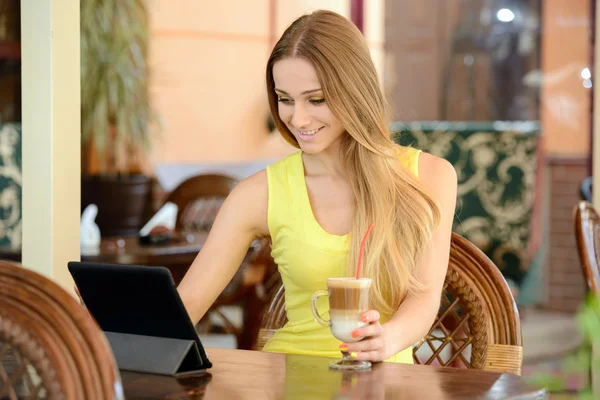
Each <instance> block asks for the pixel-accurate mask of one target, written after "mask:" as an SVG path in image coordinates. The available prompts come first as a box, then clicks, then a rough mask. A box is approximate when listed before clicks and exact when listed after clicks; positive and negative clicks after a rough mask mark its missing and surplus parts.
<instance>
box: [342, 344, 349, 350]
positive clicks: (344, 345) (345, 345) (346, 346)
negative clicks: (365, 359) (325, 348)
mask: <svg viewBox="0 0 600 400" xmlns="http://www.w3.org/2000/svg"><path fill="white" fill-rule="evenodd" d="M347 348H348V345H347V344H346V343H342V344H340V349H347Z"/></svg>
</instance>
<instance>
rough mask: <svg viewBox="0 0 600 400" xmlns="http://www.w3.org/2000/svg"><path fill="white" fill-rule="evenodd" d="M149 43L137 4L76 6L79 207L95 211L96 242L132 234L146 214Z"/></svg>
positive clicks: (128, 0) (99, 0) (95, 1)
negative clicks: (93, 207)
mask: <svg viewBox="0 0 600 400" xmlns="http://www.w3.org/2000/svg"><path fill="white" fill-rule="evenodd" d="M148 38H149V18H148V12H147V9H146V3H145V1H144V0H81V130H82V141H81V142H82V199H81V200H82V201H81V203H82V209H84V208H85V207H86V206H87V205H88V204H90V203H95V204H96V205H97V206H98V210H99V211H98V216H97V219H96V223H97V224H98V226H99V227H100V231H101V233H102V236H113V235H124V234H125V235H126V234H135V233H136V232H137V231H138V230H139V229H140V227H141V226H142V224H143V223H144V222H145V220H146V218H147V217H148V215H149V213H150V204H151V202H150V199H151V187H152V185H151V182H152V179H151V177H150V176H149V175H148V174H145V173H144V168H145V167H146V166H147V157H148V155H149V151H150V145H151V141H152V140H151V139H152V130H153V127H154V126H155V124H154V120H153V110H152V107H151V102H150V93H149V79H150V74H149V67H148Z"/></svg>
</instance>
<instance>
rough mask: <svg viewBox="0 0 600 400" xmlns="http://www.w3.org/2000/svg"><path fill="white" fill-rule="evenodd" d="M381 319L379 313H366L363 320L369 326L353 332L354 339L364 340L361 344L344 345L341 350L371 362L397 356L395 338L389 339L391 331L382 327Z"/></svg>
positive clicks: (362, 317)
mask: <svg viewBox="0 0 600 400" xmlns="http://www.w3.org/2000/svg"><path fill="white" fill-rule="evenodd" d="M380 318H381V317H380V315H379V312H377V311H375V310H370V311H367V312H365V313H364V314H363V315H362V316H361V320H362V321H363V322H368V325H366V326H363V327H362V328H358V329H355V330H354V331H352V336H353V337H361V336H363V337H364V339H362V340H361V341H360V342H355V343H344V344H342V345H341V346H340V350H346V351H349V352H350V353H355V354H353V356H356V357H355V358H356V359H357V360H369V361H383V360H386V359H388V358H390V357H391V356H393V355H394V354H396V351H395V349H394V346H393V338H390V337H388V336H389V331H386V329H385V326H383V325H381V323H380V321H379V320H380ZM386 333H387V334H386Z"/></svg>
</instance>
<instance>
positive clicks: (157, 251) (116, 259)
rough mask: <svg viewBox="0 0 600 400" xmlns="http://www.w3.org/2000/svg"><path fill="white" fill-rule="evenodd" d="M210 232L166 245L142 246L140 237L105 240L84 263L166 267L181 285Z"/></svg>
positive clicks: (188, 235) (181, 235)
mask: <svg viewBox="0 0 600 400" xmlns="http://www.w3.org/2000/svg"><path fill="white" fill-rule="evenodd" d="M207 237H208V232H207V231H206V232H203V231H200V232H193V233H179V234H177V235H176V237H175V239H173V241H171V242H169V243H167V244H164V245H153V246H142V245H140V244H139V242H138V239H137V237H134V236H130V237H114V238H103V239H102V242H101V243H100V252H99V254H97V255H85V254H82V255H81V260H82V261H89V262H102V263H108V264H136V265H151V266H164V267H167V268H168V269H169V271H171V274H172V275H173V279H174V280H175V283H179V282H180V281H181V279H183V276H184V275H185V273H186V272H187V270H188V268H189V267H190V265H191V264H192V262H193V261H194V259H195V258H196V255H198V252H199V251H200V249H201V248H202V246H203V245H204V242H206V238H207Z"/></svg>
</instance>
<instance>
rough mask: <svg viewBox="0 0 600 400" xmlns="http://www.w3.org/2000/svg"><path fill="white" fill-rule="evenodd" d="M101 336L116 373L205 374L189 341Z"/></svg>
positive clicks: (147, 337) (149, 337)
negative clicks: (114, 363)
mask: <svg viewBox="0 0 600 400" xmlns="http://www.w3.org/2000/svg"><path fill="white" fill-rule="evenodd" d="M104 334H105V335H106V338H107V339H108V342H109V343H110V347H111V348H112V351H113V354H114V356H115V359H116V361H117V365H118V367H119V369H122V370H126V371H135V372H143V373H149V374H160V375H170V376H182V375H189V374H194V373H201V372H204V371H205V368H206V367H204V366H203V365H202V360H201V358H200V354H199V352H198V346H197V345H196V342H194V341H193V340H188V339H172V338H165V337H156V336H145V335H132V334H128V333H118V332H106V331H105V332H104Z"/></svg>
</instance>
